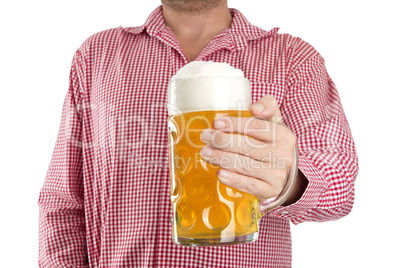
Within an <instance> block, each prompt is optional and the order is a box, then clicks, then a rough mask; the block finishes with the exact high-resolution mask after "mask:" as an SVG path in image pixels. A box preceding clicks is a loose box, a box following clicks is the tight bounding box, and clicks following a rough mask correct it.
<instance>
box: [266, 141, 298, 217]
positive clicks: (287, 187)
mask: <svg viewBox="0 0 402 268" xmlns="http://www.w3.org/2000/svg"><path fill="white" fill-rule="evenodd" d="M298 167H299V151H298V149H297V144H296V145H295V147H294V149H293V165H292V167H291V168H290V169H289V170H288V172H287V176H286V180H285V183H284V185H283V187H282V190H281V192H280V193H279V195H278V196H276V197H272V198H269V199H267V200H264V201H261V202H260V206H259V218H258V220H260V219H261V218H262V216H264V214H266V213H267V212H269V211H271V210H273V209H275V208H277V207H279V206H280V205H282V204H283V203H284V202H285V201H286V200H287V199H288V198H289V196H290V193H291V192H292V190H293V187H294V185H295V182H296V176H297V172H298Z"/></svg>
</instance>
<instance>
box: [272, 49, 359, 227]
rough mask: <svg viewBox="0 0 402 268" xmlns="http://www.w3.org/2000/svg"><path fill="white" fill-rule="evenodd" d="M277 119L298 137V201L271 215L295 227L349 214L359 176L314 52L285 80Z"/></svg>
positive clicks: (332, 88)
mask: <svg viewBox="0 0 402 268" xmlns="http://www.w3.org/2000/svg"><path fill="white" fill-rule="evenodd" d="M281 110H282V116H283V118H284V121H285V123H286V125H287V126H289V127H290V128H291V129H292V131H293V132H294V134H295V135H296V137H297V144H298V149H299V170H300V171H301V172H302V173H303V174H304V175H305V176H306V177H307V179H308V186H307V189H306V190H305V192H304V194H303V196H302V197H301V199H300V200H299V201H298V202H296V203H294V204H292V205H289V206H286V207H279V208H277V209H275V210H273V211H272V213H271V215H273V216H276V217H279V218H282V219H288V220H291V221H292V223H294V224H298V223H301V222H305V221H329V220H336V219H338V218H341V217H343V216H345V215H347V214H349V212H350V211H351V209H352V206H353V201H354V181H355V179H356V176H357V173H358V164H357V155H356V149H355V144H354V141H353V138H352V134H351V131H350V128H349V125H348V122H347V120H346V117H345V113H344V111H343V108H342V105H341V101H340V98H339V94H338V91H337V89H336V87H335V85H334V83H333V81H332V80H331V78H330V77H329V75H328V73H327V71H326V68H325V65H324V59H323V58H322V57H321V56H320V55H319V54H318V53H317V54H316V55H315V56H313V57H311V58H310V59H308V60H306V61H305V62H304V63H302V64H300V66H298V68H295V70H294V71H293V72H292V73H291V74H290V75H289V79H288V92H287V95H286V100H285V102H284V104H283V106H282V107H281Z"/></svg>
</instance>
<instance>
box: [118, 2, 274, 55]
mask: <svg viewBox="0 0 402 268" xmlns="http://www.w3.org/2000/svg"><path fill="white" fill-rule="evenodd" d="M229 10H230V13H231V14H232V17H233V20H232V24H231V27H230V28H229V29H226V30H224V31H222V32H221V33H219V34H218V35H217V36H216V38H220V39H222V40H226V41H227V42H229V43H228V48H229V49H230V50H237V49H242V48H244V47H245V46H247V42H248V41H251V40H257V39H262V38H268V37H270V36H272V35H274V34H276V33H277V32H278V30H279V28H273V29H271V30H270V31H265V30H263V29H261V28H259V27H256V26H254V25H252V24H251V23H250V22H249V21H248V20H247V19H246V17H245V16H244V15H243V14H242V13H241V12H240V11H238V10H237V9H234V8H231V9H229ZM167 28H168V27H167V26H166V25H165V22H164V18H163V12H162V6H159V7H157V8H156V9H155V10H154V11H152V13H151V14H150V15H149V16H148V18H147V20H146V21H145V23H144V24H143V25H142V26H139V27H127V28H123V30H124V31H126V32H129V33H132V34H140V33H141V32H143V31H144V30H145V31H146V32H147V33H148V34H149V35H150V36H155V37H156V36H158V35H159V34H161V32H163V31H166V30H167Z"/></svg>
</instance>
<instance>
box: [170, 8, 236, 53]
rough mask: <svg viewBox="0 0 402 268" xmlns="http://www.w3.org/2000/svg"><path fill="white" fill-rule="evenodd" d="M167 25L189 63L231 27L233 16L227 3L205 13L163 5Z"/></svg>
mask: <svg viewBox="0 0 402 268" xmlns="http://www.w3.org/2000/svg"><path fill="white" fill-rule="evenodd" d="M162 8H163V16H164V19H165V24H166V25H167V26H168V27H170V28H171V29H172V31H173V33H174V34H175V36H176V38H177V40H178V41H179V43H180V46H181V47H182V49H183V51H184V54H185V56H186V58H187V60H188V61H192V60H194V59H195V58H196V57H197V55H198V54H199V53H200V52H201V50H202V49H203V48H204V47H205V46H206V45H207V44H208V43H209V41H211V40H212V39H213V38H214V37H215V36H216V35H217V34H218V33H219V32H221V31H222V30H224V29H227V28H229V27H230V24H231V22H232V16H231V14H230V12H229V9H228V7H227V2H226V1H222V4H221V5H219V6H217V7H215V8H213V9H211V10H209V11H205V12H198V13H187V12H180V11H175V10H172V9H170V8H169V7H168V6H166V5H163V2H162Z"/></svg>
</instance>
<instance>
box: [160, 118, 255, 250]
mask: <svg viewBox="0 0 402 268" xmlns="http://www.w3.org/2000/svg"><path fill="white" fill-rule="evenodd" d="M222 116H241V117H250V116H251V115H250V113H249V112H248V111H235V110H231V111H200V112H189V113H184V114H180V115H175V116H170V117H169V123H168V131H169V143H170V159H171V161H170V171H171V201H172V206H173V211H174V222H173V224H174V228H173V230H174V231H173V239H174V240H176V241H175V242H177V243H179V244H182V245H183V244H184V245H200V246H201V245H204V244H207V245H210V244H211V243H219V244H236V243H242V242H251V241H254V240H255V239H256V238H257V234H258V224H257V222H258V218H257V217H258V215H259V214H258V213H259V211H258V208H259V206H258V202H259V201H258V199H257V198H256V197H254V196H252V195H250V194H247V193H243V192H240V191H238V190H236V189H234V188H231V187H228V186H226V185H224V184H222V183H221V182H219V180H218V178H217V171H218V170H219V168H220V167H218V166H216V165H212V164H209V163H207V162H205V161H204V160H203V159H202V158H201V157H200V150H201V148H202V147H203V146H205V144H204V143H203V142H202V141H201V140H200V134H201V132H202V131H203V130H204V129H206V128H209V129H210V128H212V124H213V120H214V119H215V118H217V117H222ZM236 238H237V239H236ZM239 238H241V239H239Z"/></svg>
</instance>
